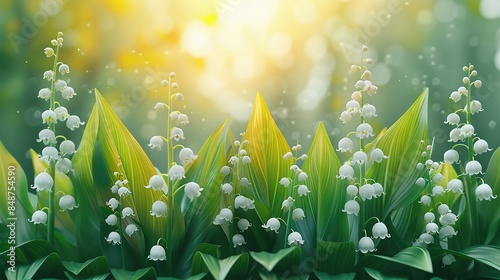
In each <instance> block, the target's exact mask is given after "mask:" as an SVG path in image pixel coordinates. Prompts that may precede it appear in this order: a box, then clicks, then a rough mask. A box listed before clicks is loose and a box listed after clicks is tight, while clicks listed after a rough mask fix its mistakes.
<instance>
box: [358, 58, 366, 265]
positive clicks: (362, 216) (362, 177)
mask: <svg viewBox="0 0 500 280" xmlns="http://www.w3.org/2000/svg"><path fill="white" fill-rule="evenodd" d="M364 54H365V52H364V51H361V63H360V78H361V77H362V76H363V72H364V71H365V67H364V61H363V60H364ZM359 105H360V108H361V109H362V108H363V106H364V105H365V95H364V91H361V103H360V104H359ZM359 115H360V117H359V124H362V123H364V122H365V118H364V117H363V115H362V114H361V113H360V114H359ZM359 150H360V151H362V152H364V151H365V139H363V138H360V139H359ZM365 171H366V170H365V163H363V164H360V165H359V186H360V187H361V186H362V185H363V181H364V180H365ZM360 208H361V209H360V211H359V217H358V238H357V239H358V240H359V239H360V237H361V236H363V233H364V232H365V229H364V228H365V210H366V209H365V208H366V203H365V201H364V200H362V201H361V205H360ZM362 256H363V254H362V253H361V252H358V260H359V259H360V258H361V257H362Z"/></svg>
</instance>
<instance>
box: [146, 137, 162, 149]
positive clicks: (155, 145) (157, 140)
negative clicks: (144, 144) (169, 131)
mask: <svg viewBox="0 0 500 280" xmlns="http://www.w3.org/2000/svg"><path fill="white" fill-rule="evenodd" d="M148 146H149V147H151V149H157V150H158V151H160V150H161V147H163V139H162V138H161V137H160V136H157V135H155V136H153V137H151V139H150V140H149V144H148Z"/></svg>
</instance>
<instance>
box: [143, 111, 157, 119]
mask: <svg viewBox="0 0 500 280" xmlns="http://www.w3.org/2000/svg"><path fill="white" fill-rule="evenodd" d="M146 117H147V118H148V120H150V121H154V120H156V118H157V117H158V114H157V113H156V112H155V111H149V112H148V113H147V114H146Z"/></svg>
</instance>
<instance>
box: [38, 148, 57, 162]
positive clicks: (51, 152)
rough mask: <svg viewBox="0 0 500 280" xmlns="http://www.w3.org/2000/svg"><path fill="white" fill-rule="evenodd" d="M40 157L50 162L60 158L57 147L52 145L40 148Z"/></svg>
mask: <svg viewBox="0 0 500 280" xmlns="http://www.w3.org/2000/svg"><path fill="white" fill-rule="evenodd" d="M40 158H41V159H42V160H44V161H45V162H47V163H50V162H51V161H57V160H58V159H59V158H60V156H59V151H57V149H56V148H54V147H45V148H43V150H42V155H41V156H40Z"/></svg>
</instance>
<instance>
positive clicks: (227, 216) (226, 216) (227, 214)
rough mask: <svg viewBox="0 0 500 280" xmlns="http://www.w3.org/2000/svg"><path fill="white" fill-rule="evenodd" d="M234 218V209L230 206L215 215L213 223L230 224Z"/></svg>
mask: <svg viewBox="0 0 500 280" xmlns="http://www.w3.org/2000/svg"><path fill="white" fill-rule="evenodd" d="M232 220H233V211H231V209H229V208H222V209H221V210H220V212H219V214H218V215H217V216H215V220H214V221H213V224H214V225H220V226H228V225H229V223H231V221H232Z"/></svg>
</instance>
